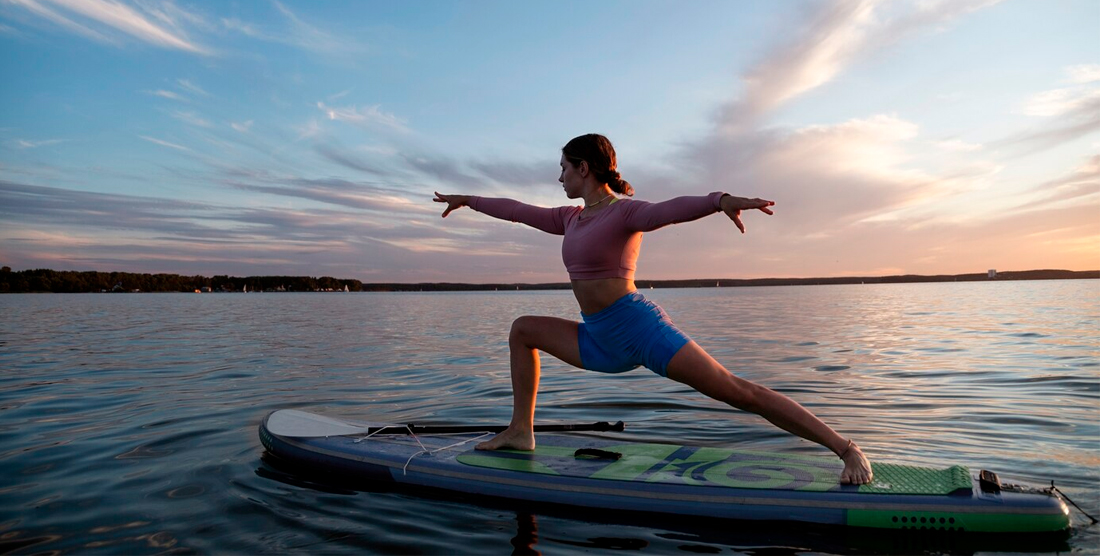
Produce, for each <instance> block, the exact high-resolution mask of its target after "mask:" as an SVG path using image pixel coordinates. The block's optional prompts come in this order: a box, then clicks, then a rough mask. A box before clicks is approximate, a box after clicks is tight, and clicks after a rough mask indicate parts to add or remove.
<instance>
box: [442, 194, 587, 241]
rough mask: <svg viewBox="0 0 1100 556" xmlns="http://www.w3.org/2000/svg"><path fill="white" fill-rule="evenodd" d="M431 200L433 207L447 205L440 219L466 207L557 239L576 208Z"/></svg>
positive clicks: (462, 197)
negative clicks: (526, 226) (439, 204)
mask: <svg viewBox="0 0 1100 556" xmlns="http://www.w3.org/2000/svg"><path fill="white" fill-rule="evenodd" d="M433 200H434V201H435V202H437V203H447V209H446V210H444V211H443V217H444V218H446V217H447V215H448V214H450V213H451V211H453V210H455V209H457V208H461V207H470V208H472V209H474V210H476V211H478V212H480V213H484V214H488V215H489V216H492V217H494V218H500V219H501V220H508V221H511V222H519V223H521V224H526V225H528V226H531V227H532V228H536V229H539V230H542V231H544V232H547V233H551V234H557V235H563V234H565V220H566V218H567V216H568V214H569V213H570V212H572V211H575V210H577V207H557V208H544V207H536V206H533V205H528V204H524V203H521V202H519V201H513V200H512V199H488V198H484V197H477V196H474V195H442V194H440V193H438V192H437V193H436V194H435V199H433Z"/></svg>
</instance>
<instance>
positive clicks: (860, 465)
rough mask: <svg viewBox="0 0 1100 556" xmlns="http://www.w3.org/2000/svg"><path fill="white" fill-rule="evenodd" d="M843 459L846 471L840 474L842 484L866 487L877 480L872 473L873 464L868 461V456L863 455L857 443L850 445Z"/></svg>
mask: <svg viewBox="0 0 1100 556" xmlns="http://www.w3.org/2000/svg"><path fill="white" fill-rule="evenodd" d="M841 459H842V460H843V461H844V471H841V472H840V484H842V485H865V484H867V483H869V482H871V480H872V479H874V478H875V474H874V472H873V471H871V462H870V461H867V456H865V455H863V450H860V449H859V446H856V443H855V442H853V443H852V444H851V445H849V447H848V450H847V451H846V452H844V457H842V458H841Z"/></svg>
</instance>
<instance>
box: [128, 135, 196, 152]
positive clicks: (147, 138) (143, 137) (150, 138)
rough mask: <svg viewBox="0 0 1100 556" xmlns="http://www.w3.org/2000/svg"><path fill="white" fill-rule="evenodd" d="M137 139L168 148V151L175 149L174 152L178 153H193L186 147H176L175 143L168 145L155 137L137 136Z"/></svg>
mask: <svg viewBox="0 0 1100 556" xmlns="http://www.w3.org/2000/svg"><path fill="white" fill-rule="evenodd" d="M138 137H141V138H142V139H144V140H146V141H148V142H150V143H155V144H157V145H160V146H162V147H168V148H170V149H176V150H179V151H187V152H194V151H192V150H191V149H189V148H187V147H184V146H183V145H177V144H175V143H169V142H168V141H165V140H163V139H157V138H155V137H149V136H146V135H138Z"/></svg>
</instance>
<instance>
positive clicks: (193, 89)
mask: <svg viewBox="0 0 1100 556" xmlns="http://www.w3.org/2000/svg"><path fill="white" fill-rule="evenodd" d="M176 83H179V86H180V87H182V88H183V89H184V90H185V91H188V92H190V93H193V94H196V95H201V96H204V97H208V96H210V93H208V92H206V91H204V90H203V89H202V87H199V86H198V85H195V84H194V83H192V82H191V81H189V80H187V79H177V80H176Z"/></svg>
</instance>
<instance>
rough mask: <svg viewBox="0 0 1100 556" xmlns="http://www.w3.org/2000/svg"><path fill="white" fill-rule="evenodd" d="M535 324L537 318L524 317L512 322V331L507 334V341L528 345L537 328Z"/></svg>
mask: <svg viewBox="0 0 1100 556" xmlns="http://www.w3.org/2000/svg"><path fill="white" fill-rule="evenodd" d="M537 323H538V317H532V316H529V315H524V316H522V317H519V318H518V319H516V320H514V321H512V329H511V330H510V331H509V332H508V341H509V342H512V343H520V344H523V345H530V342H531V339H532V338H533V337H534V336H535V331H536V329H537V328H538V324H537Z"/></svg>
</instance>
